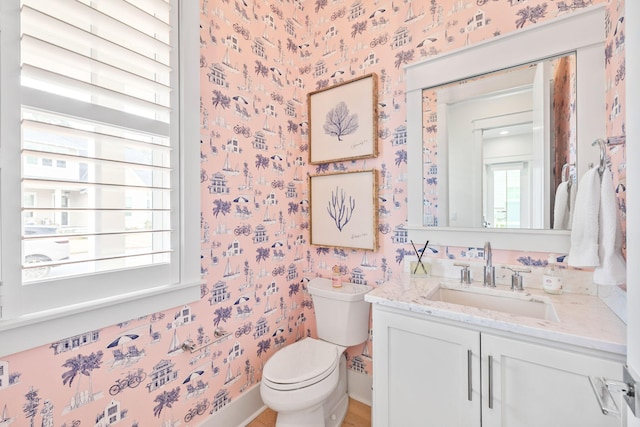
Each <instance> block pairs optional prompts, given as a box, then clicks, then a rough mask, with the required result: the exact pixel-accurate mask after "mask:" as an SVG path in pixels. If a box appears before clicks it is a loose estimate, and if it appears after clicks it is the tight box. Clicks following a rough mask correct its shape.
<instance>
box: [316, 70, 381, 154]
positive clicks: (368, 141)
mask: <svg viewBox="0 0 640 427" xmlns="http://www.w3.org/2000/svg"><path fill="white" fill-rule="evenodd" d="M307 105H308V109H309V111H308V114H309V163H310V164H312V165H316V164H321V163H330V162H339V161H343V160H355V159H366V158H371V157H376V156H377V155H378V76H377V74H375V73H371V74H367V75H365V76H362V77H358V78H355V79H352V80H349V81H346V82H344V83H340V84H337V85H334V86H330V87H328V88H324V89H321V90H317V91H315V92H311V93H309V94H308V95H307Z"/></svg>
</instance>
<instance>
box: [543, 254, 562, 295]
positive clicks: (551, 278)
mask: <svg viewBox="0 0 640 427" xmlns="http://www.w3.org/2000/svg"><path fill="white" fill-rule="evenodd" d="M556 261H557V258H556V256H555V255H549V260H548V262H547V267H546V268H545V269H544V274H543V275H542V289H544V291H545V292H546V293H548V294H554V295H559V294H561V293H562V289H563V287H564V280H563V278H562V270H560V268H559V267H558V264H557V262H556Z"/></svg>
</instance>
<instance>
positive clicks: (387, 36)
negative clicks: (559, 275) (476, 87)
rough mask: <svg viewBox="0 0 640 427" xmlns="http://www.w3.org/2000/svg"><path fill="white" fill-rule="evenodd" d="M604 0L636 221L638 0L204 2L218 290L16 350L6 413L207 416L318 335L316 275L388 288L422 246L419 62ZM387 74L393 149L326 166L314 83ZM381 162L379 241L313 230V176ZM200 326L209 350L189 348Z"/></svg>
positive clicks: (108, 418)
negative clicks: (372, 243)
mask: <svg viewBox="0 0 640 427" xmlns="http://www.w3.org/2000/svg"><path fill="white" fill-rule="evenodd" d="M596 3H607V10H608V14H607V22H605V23H603V25H605V26H606V29H607V38H608V42H607V47H606V50H605V52H603V61H606V66H607V82H606V91H607V103H608V104H607V117H606V121H607V135H606V136H607V137H608V138H609V142H610V144H609V153H608V155H609V156H610V158H611V165H612V170H613V172H614V180H615V185H616V188H617V190H618V196H619V207H620V209H619V212H620V215H621V217H622V219H623V222H624V217H625V211H626V209H625V197H624V188H625V184H626V183H625V176H626V174H625V157H624V144H625V139H624V105H625V99H624V79H625V71H624V25H623V18H624V0H601V1H598V0H564V1H558V0H431V1H412V0H356V1H344V0H316V1H303V0H286V1H285V0H282V1H270V0H255V1H254V0H248V1H242V0H233V1H231V0H222V1H213V0H201V21H200V26H201V36H200V50H201V56H200V70H201V73H200V75H201V100H200V104H201V120H200V125H201V129H200V130H201V140H200V146H201V187H200V191H201V193H202V211H201V229H202V232H201V247H202V251H201V270H202V280H203V285H202V292H201V299H200V301H198V302H196V303H194V304H191V305H188V306H184V307H176V308H175V309H173V310H167V311H164V312H159V313H154V314H151V315H146V316H142V317H140V318H137V319H132V320H131V321H129V322H126V323H122V324H118V325H113V326H111V327H108V328H104V329H101V330H93V331H86V333H85V334H82V335H79V336H74V337H68V338H66V339H63V340H61V341H58V342H54V343H51V344H50V345H47V346H43V347H39V348H34V349H31V350H28V351H25V352H22V353H19V354H14V355H10V356H7V357H4V358H2V359H0V426H1V427H8V426H12V427H18V426H27V425H31V426H34V425H39V426H46V427H53V426H56V427H71V426H79V425H82V426H111V425H119V426H120V425H121V426H161V425H162V426H178V425H197V424H198V423H200V422H202V421H203V420H204V419H206V418H207V417H209V416H210V415H211V414H214V415H215V414H216V413H217V412H218V411H220V410H222V409H223V408H224V407H225V406H226V405H228V404H229V403H230V402H232V401H233V400H234V399H238V398H239V397H241V396H242V394H243V392H245V391H246V390H248V389H249V388H251V387H253V386H255V385H256V384H257V383H258V382H259V381H260V378H261V371H262V366H263V365H264V363H265V362H266V360H267V359H268V358H269V357H270V356H271V355H272V354H273V353H274V352H275V351H276V350H277V349H278V348H280V347H282V346H284V345H287V344H291V343H292V342H294V341H296V340H298V339H300V338H302V337H304V336H307V335H314V334H315V324H314V320H313V319H314V313H313V304H312V302H311V299H310V297H309V295H308V294H307V293H306V291H305V283H306V282H305V278H308V277H313V276H323V277H329V276H330V269H331V267H332V266H333V265H336V264H338V265H340V266H341V267H342V271H344V272H345V278H346V279H348V280H350V281H355V282H360V283H366V284H369V285H372V286H377V285H379V284H382V283H384V282H385V281H387V280H389V278H390V277H392V276H393V275H396V274H398V273H399V272H400V271H402V260H403V258H404V256H405V255H408V254H411V253H413V251H412V248H411V245H410V244H409V242H407V240H406V234H405V230H404V228H403V225H404V224H405V221H406V216H407V212H406V161H407V158H406V156H407V154H406V139H405V138H404V132H403V129H404V126H405V121H406V111H405V105H404V81H403V68H402V67H403V65H405V64H409V63H411V62H414V61H418V60H421V59H424V58H427V57H429V56H433V55H437V54H438V53H441V52H445V51H449V50H452V49H456V48H460V47H462V46H465V45H470V44H473V43H477V42H479V41H481V40H484V39H487V38H490V37H494V36H496V35H499V34H504V33H508V32H511V31H517V30H518V29H519V28H524V27H529V26H532V25H536V23H538V22H542V21H545V20H549V19H554V18H555V17H557V16H559V15H562V14H565V13H572V12H574V11H576V10H579V9H581V8H584V7H589V6H591V5H592V4H596ZM371 72H375V73H376V74H377V75H378V77H379V93H378V101H379V132H378V135H379V146H378V147H379V155H378V157H377V158H375V159H367V160H358V161H348V162H341V163H336V164H326V165H321V166H310V165H308V164H307V161H308V134H307V131H308V123H307V108H306V93H308V92H311V91H314V90H318V89H321V88H324V87H328V86H330V85H333V84H335V83H339V82H342V81H345V80H349V79H351V78H354V77H357V76H362V75H364V74H368V73H371ZM369 168H375V169H377V170H378V173H379V194H380V206H379V213H380V226H379V230H378V232H379V242H380V245H379V246H380V247H379V249H378V250H377V251H374V252H364V251H360V250H350V249H335V248H324V247H316V246H310V245H309V243H308V242H309V221H310V219H309V206H308V199H309V194H308V186H307V176H308V175H309V174H317V173H325V172H334V171H355V170H362V169H369ZM465 249H468V248H465ZM436 250H438V253H437V254H433V255H430V256H440V257H444V256H449V257H454V258H455V257H461V256H464V254H463V250H462V249H461V248H449V247H442V248H436ZM495 256H496V262H498V263H525V264H530V265H542V264H543V263H544V260H546V256H545V254H540V253H520V252H505V251H496V254H495ZM187 339H190V340H192V341H193V343H194V345H195V346H196V348H198V349H197V350H196V351H194V352H188V351H186V352H185V351H183V350H182V349H181V348H180V347H179V345H180V344H181V343H182V342H183V341H185V340H187ZM370 344H371V343H370V342H367V343H365V344H364V345H362V346H358V347H354V348H351V349H350V350H349V352H348V359H349V367H350V369H352V370H355V371H359V372H361V373H362V374H363V375H371V363H372V355H371V354H370V352H369V349H370V348H371V345H370Z"/></svg>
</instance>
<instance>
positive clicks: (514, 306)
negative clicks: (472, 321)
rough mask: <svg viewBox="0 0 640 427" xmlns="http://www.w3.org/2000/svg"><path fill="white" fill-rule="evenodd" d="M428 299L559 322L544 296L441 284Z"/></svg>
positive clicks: (551, 305)
mask: <svg viewBox="0 0 640 427" xmlns="http://www.w3.org/2000/svg"><path fill="white" fill-rule="evenodd" d="M427 299H429V300H431V301H442V302H446V303H449V304H456V305H463V306H467V307H475V308H479V309H484V310H491V311H498V312H501V313H507V314H511V315H514V316H525V317H533V318H536V319H542V320H549V321H552V322H558V321H559V319H558V315H557V314H556V310H555V309H554V308H553V304H551V303H550V302H549V301H548V300H546V299H545V298H544V297H538V296H535V295H531V294H520V293H515V292H511V291H502V290H496V289H486V288H462V287H451V286H448V285H444V284H440V285H438V287H437V288H435V289H434V290H433V292H431V293H430V294H429V295H428V296H427Z"/></svg>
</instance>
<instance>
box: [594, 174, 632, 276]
mask: <svg viewBox="0 0 640 427" xmlns="http://www.w3.org/2000/svg"><path fill="white" fill-rule="evenodd" d="M601 188H602V190H601V192H600V221H599V228H600V233H599V241H600V250H599V257H600V266H598V267H596V269H595V270H594V271H593V282H594V283H596V284H598V285H621V284H623V283H625V282H626V280H627V274H626V272H627V266H626V262H625V260H624V257H623V256H622V230H621V229H620V221H619V219H618V209H617V205H616V194H615V190H614V188H613V176H612V175H611V171H610V170H609V169H608V168H605V170H604V172H603V173H602V185H601Z"/></svg>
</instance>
